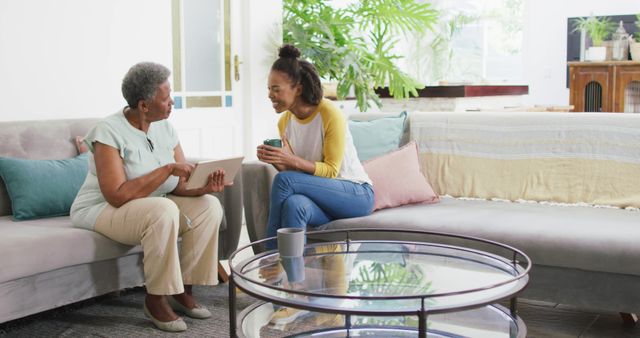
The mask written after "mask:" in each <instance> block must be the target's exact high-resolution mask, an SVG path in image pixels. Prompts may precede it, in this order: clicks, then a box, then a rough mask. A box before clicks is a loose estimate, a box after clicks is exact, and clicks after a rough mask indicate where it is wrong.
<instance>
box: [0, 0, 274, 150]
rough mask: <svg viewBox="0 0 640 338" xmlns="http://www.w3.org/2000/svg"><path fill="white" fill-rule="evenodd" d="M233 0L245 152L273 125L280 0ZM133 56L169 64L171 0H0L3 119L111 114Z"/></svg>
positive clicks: (121, 103) (271, 132)
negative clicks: (270, 94) (270, 79)
mask: <svg viewBox="0 0 640 338" xmlns="http://www.w3.org/2000/svg"><path fill="white" fill-rule="evenodd" d="M232 1H233V2H234V3H233V5H239V6H241V9H240V11H234V17H233V18H232V20H241V26H242V27H241V29H240V31H241V32H240V35H241V37H240V40H242V41H240V42H239V43H240V44H241V48H239V50H241V51H242V53H241V54H240V55H239V56H240V59H241V61H242V62H243V64H242V65H241V74H240V76H241V77H242V82H241V83H242V94H241V95H240V96H241V100H242V103H243V104H242V107H243V111H242V112H238V113H239V114H243V118H244V125H243V131H242V133H243V135H242V137H241V139H242V141H243V152H245V155H246V156H247V157H248V158H249V159H251V158H252V157H253V158H255V147H256V145H257V144H259V143H262V140H263V139H265V138H271V137H277V135H278V133H277V127H276V122H277V118H278V116H277V115H276V114H275V113H274V111H273V108H272V107H271V102H270V101H269V100H268V98H267V89H266V88H267V76H268V72H269V69H270V67H271V64H272V63H273V61H274V60H275V58H276V56H277V47H278V46H280V44H281V43H282V33H281V29H282V28H281V26H282V0H260V1H258V0H232ZM237 13H240V14H237ZM235 43H236V42H234V44H235ZM140 61H154V62H158V63H161V64H164V65H166V66H168V67H170V68H171V67H172V40H171V0H91V1H86V0H56V1H49V0H0V97H1V98H2V104H1V105H0V121H12V120H40V119H63V118H81V117H103V116H106V115H109V114H111V113H113V112H115V111H116V110H117V109H118V108H121V107H123V106H124V105H125V104H126V102H124V99H123V98H122V95H121V93H120V84H121V81H122V77H123V76H124V74H125V73H126V71H127V70H128V69H129V67H131V66H132V65H133V64H135V63H137V62H140ZM174 118H177V117H176V116H174ZM211 118H212V119H214V120H215V118H216V117H215V116H211ZM174 122H175V121H174ZM214 122H215V121H214Z"/></svg>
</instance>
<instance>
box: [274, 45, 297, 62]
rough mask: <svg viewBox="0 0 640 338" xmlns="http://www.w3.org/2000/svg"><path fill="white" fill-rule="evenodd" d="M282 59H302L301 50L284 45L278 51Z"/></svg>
mask: <svg viewBox="0 0 640 338" xmlns="http://www.w3.org/2000/svg"><path fill="white" fill-rule="evenodd" d="M278 56H279V57H281V58H288V59H297V58H299V57H300V50H299V49H298V48H296V47H295V46H293V45H283V46H282V47H280V50H279V51H278Z"/></svg>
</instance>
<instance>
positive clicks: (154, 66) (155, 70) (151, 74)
mask: <svg viewBox="0 0 640 338" xmlns="http://www.w3.org/2000/svg"><path fill="white" fill-rule="evenodd" d="M169 75H171V71H170V70H169V69H168V68H167V67H165V66H163V65H161V64H158V63H153V62H140V63H137V64H135V65H133V67H131V68H130V69H129V71H128V72H127V74H126V75H125V76H124V79H122V96H124V99H125V100H127V104H128V105H129V107H131V108H137V107H138V102H140V100H147V101H148V100H151V99H153V97H154V96H155V95H156V91H157V90H158V87H160V85H161V84H163V83H164V82H165V81H167V79H168V78H169Z"/></svg>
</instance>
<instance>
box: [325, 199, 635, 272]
mask: <svg viewBox="0 0 640 338" xmlns="http://www.w3.org/2000/svg"><path fill="white" fill-rule="evenodd" d="M609 224H615V227H614V228H612V227H610V226H608V225H609ZM348 228H380V229H391V228H405V229H414V230H422V231H439V232H448V233H455V234H461V235H467V236H475V237H480V238H485V239H489V240H494V241H498V242H501V243H504V244H508V245H511V246H513V247H515V248H518V249H520V250H522V251H524V253H526V254H527V255H528V256H529V257H530V258H531V260H532V261H533V263H534V264H538V265H548V266H556V267H568V268H576V269H583V270H594V271H601V272H611V273H620V274H628V275H639V276H640V264H638V260H637V258H638V257H640V245H638V238H640V212H638V211H636V210H625V209H613V208H594V207H589V206H563V205H551V204H539V203H511V202H500V201H488V200H465V199H455V198H443V199H442V200H441V203H438V204H429V205H425V204H422V205H420V204H419V205H406V206H402V207H397V208H391V209H384V210H380V211H376V212H374V213H373V214H371V215H369V216H366V217H358V218H351V219H342V220H337V221H333V222H331V223H328V224H326V225H325V226H323V227H322V229H348Z"/></svg>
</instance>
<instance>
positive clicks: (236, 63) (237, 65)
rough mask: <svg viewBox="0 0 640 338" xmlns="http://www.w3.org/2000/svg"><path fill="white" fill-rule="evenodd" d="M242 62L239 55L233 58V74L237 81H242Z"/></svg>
mask: <svg viewBox="0 0 640 338" xmlns="http://www.w3.org/2000/svg"><path fill="white" fill-rule="evenodd" d="M241 64H242V61H240V58H239V57H238V54H236V55H234V56H233V74H234V78H235V80H236V81H240V65H241Z"/></svg>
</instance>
